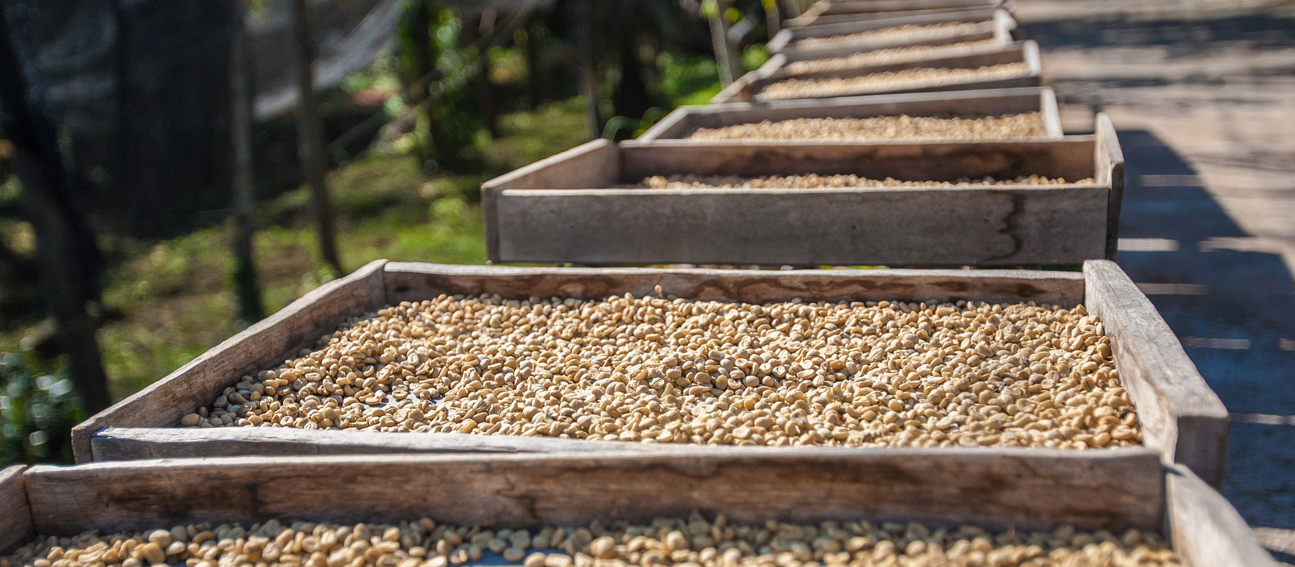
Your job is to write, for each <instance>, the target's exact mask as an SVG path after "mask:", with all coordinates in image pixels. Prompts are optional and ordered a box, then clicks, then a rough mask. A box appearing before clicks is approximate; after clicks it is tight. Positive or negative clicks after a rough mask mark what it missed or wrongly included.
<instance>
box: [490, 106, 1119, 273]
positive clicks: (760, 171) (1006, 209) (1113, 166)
mask: <svg viewBox="0 0 1295 567" xmlns="http://www.w3.org/2000/svg"><path fill="white" fill-rule="evenodd" d="M1099 126H1100V127H1099V128H1098V130H1097V133H1096V134H1094V135H1085V136H1066V137H1064V138H1062V139H1060V140H1051V141H1048V140H1029V139H1024V140H1008V141H994V142H967V141H962V142H920V141H912V142H910V141H903V140H881V141H851V140H788V141H768V140H766V141H760V140H754V141H749V142H748V141H743V140H736V141H713V142H694V141H685V140H656V141H653V142H649V143H635V142H622V143H620V144H613V143H611V142H608V141H606V140H598V141H594V142H590V143H588V144H585V145H582V146H579V147H576V148H574V149H572V150H568V151H566V152H563V153H561V154H558V155H556V156H553V157H550V158H548V159H545V160H542V161H539V162H537V163H534V164H532V165H529V166H527V167H524V168H521V169H519V170H517V171H515V172H512V173H509V174H507V175H504V176H501V177H498V178H495V179H493V180H490V181H487V182H486V183H484V184H483V185H482V200H483V206H484V207H485V217H486V244H487V248H488V252H489V257H490V260H491V261H494V262H534V263H575V264H586V265H657V264H679V263H688V264H730V265H744V266H749V265H753V264H757V265H765V266H782V265H791V266H806V267H811V266H822V265H839V266H860V265H863V266H878V265H881V266H905V267H940V266H967V265H970V266H981V267H991V266H1022V265H1078V264H1081V263H1083V261H1084V260H1087V259H1093V258H1114V256H1115V253H1116V242H1117V241H1118V238H1119V211H1120V203H1121V200H1122V196H1123V192H1124V158H1123V155H1122V154H1121V152H1120V148H1119V142H1118V140H1117V139H1116V136H1115V130H1114V128H1112V127H1111V125H1110V120H1109V119H1107V118H1105V117H1104V115H1103V117H1102V118H1100V120H1099ZM811 173H816V174H820V175H830V174H855V175H859V176H862V177H867V178H869V179H885V178H887V177H893V178H895V179H902V180H914V181H925V180H934V181H953V180H957V179H961V178H972V179H977V178H981V177H984V176H987V175H992V176H994V177H995V178H998V179H1014V178H1016V177H1017V176H1019V175H1032V174H1037V175H1044V176H1048V177H1051V178H1065V179H1066V180H1069V181H1071V182H1072V183H1073V181H1076V180H1082V179H1085V178H1093V179H1094V180H1095V181H1096V183H1094V184H1086V185H1079V184H1067V185H1047V186H1031V185H1022V186H952V187H888V188H858V187H853V188H833V189H715V188H700V189H646V188H626V187H625V185H627V184H629V185H632V184H636V183H639V182H641V181H642V179H643V178H645V177H648V176H653V175H663V176H669V175H676V174H696V175H735V176H742V177H759V176H769V175H798V174H811Z"/></svg>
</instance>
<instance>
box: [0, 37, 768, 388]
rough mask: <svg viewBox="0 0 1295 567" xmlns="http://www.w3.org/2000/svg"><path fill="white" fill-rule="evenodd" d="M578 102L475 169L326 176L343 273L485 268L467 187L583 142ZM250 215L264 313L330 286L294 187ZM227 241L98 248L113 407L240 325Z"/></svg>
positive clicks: (344, 171) (219, 228)
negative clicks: (438, 266)
mask: <svg viewBox="0 0 1295 567" xmlns="http://www.w3.org/2000/svg"><path fill="white" fill-rule="evenodd" d="M767 58H768V55H767V53H765V52H764V51H763V48H762V47H761V48H758V49H756V48H753V49H748V51H747V52H746V53H744V57H743V63H744V67H746V68H747V69H748V70H750V69H754V68H756V67H758V66H759V65H760V64H762V63H763V62H764V60H766V59H767ZM657 64H658V69H659V70H660V71H661V75H662V85H661V87H662V91H663V93H664V94H665V96H666V98H667V99H668V103H669V104H670V105H672V106H675V105H681V104H704V103H706V102H707V101H708V100H709V99H710V97H712V96H714V94H715V93H717V92H718V91H719V90H720V83H719V78H718V72H717V70H716V67H715V64H714V61H713V60H712V59H710V58H707V57H687V58H683V57H671V56H668V55H663V56H662V57H661V58H660V59H659V60H658V61H657ZM388 65H389V63H388ZM374 76H375V77H377V78H376V79H375V78H374V77H369V76H367V75H366V76H365V77H362V79H364V80H365V81H368V82H364V83H363V84H359V83H357V85H358V86H357V88H359V87H364V88H369V87H374V88H376V87H379V86H381V87H387V86H389V85H386V84H384V83H381V81H382V80H385V79H383V77H384V76H385V75H383V73H376V74H375V75H374ZM375 81H376V82H375ZM370 83H372V84H370ZM352 86H356V85H352ZM583 104H584V101H583V99H581V98H579V97H575V98H572V99H569V100H566V101H560V102H554V103H550V104H547V105H544V106H542V107H540V108H538V109H536V110H534V111H530V112H519V113H514V114H509V115H505V116H502V117H501V119H500V129H501V132H500V134H501V135H500V137H499V138H498V139H495V140H489V139H488V137H485V138H483V139H481V140H480V141H479V144H480V146H481V150H482V154H483V155H484V156H485V157H486V161H487V163H488V164H489V172H488V173H487V174H482V175H445V174H438V175H434V176H428V175H426V174H424V173H423V171H422V169H421V168H420V166H419V163H418V161H417V160H416V159H415V158H414V157H412V156H410V155H405V154H399V153H395V154H391V153H381V152H377V153H373V154H370V155H367V156H363V157H360V158H358V159H356V160H354V161H352V162H350V163H348V164H346V165H345V166H344V167H342V168H339V169H338V170H336V171H333V172H332V173H330V175H329V178H328V182H329V187H330V190H331V193H332V197H333V199H334V203H335V210H336V213H337V229H338V247H339V249H340V253H341V256H342V262H343V264H344V267H346V268H347V269H348V270H354V269H355V268H358V267H360V266H362V265H364V264H365V263H367V262H370V261H372V260H376V259H380V258H386V259H390V260H394V261H410V262H436V263H447V264H482V263H485V261H486V246H485V240H484V238H485V234H484V232H485V230H484V226H483V219H482V214H481V208H480V206H479V205H478V204H477V203H478V202H479V199H478V195H477V187H478V186H479V184H480V183H481V182H482V181H484V180H485V179H487V178H488V177H492V176H493V175H497V174H500V173H503V172H506V171H510V170H513V169H516V168H518V167H521V166H524V165H527V164H530V163H533V162H535V161H537V160H540V159H543V158H545V157H548V156H551V155H553V154H556V153H558V152H560V151H563V150H566V149H568V148H572V147H574V146H576V145H578V144H580V143H583V142H585V141H586V138H585V125H584V118H583V114H582V111H583ZM659 114H660V115H664V112H661V113H659ZM656 118H659V116H656ZM645 127H646V126H645ZM257 207H258V210H257V216H258V218H259V220H260V222H261V224H262V229H261V230H260V231H258V232H257V234H256V238H255V247H256V256H257V258H256V260H257V269H258V279H259V281H260V283H261V286H262V297H263V302H264V305H265V309H266V312H267V313H274V312H275V311H278V310H279V309H282V308H283V307H284V306H286V305H288V304H289V303H291V302H292V301H293V300H295V299H297V298H298V297H301V296H302V295H303V294H305V293H306V292H308V291H310V290H312V289H314V288H316V287H318V286H319V285H321V284H323V283H325V282H326V281H328V280H329V279H331V273H330V271H329V270H328V269H327V268H326V267H325V266H324V264H323V262H322V261H321V259H320V257H319V254H318V252H317V245H316V242H315V236H314V231H313V230H312V229H311V226H310V222H309V221H310V196H309V193H308V191H307V190H306V189H305V188H301V189H298V190H296V191H292V192H289V193H286V194H284V195H281V196H279V197H277V198H275V199H273V200H272V201H269V202H262V203H258V205H257ZM0 228H4V229H5V230H3V231H0V237H3V238H5V239H6V240H7V241H10V243H11V244H12V243H15V242H16V241H18V240H21V239H22V238H24V237H25V236H26V235H25V234H24V233H22V231H21V230H19V229H14V228H13V227H0ZM231 236H232V224H230V223H226V224H217V225H212V226H208V227H205V228H202V229H199V230H195V231H193V232H192V233H189V234H187V235H184V236H180V237H177V238H172V239H169V240H164V241H156V242H142V241H133V240H114V241H112V242H111V248H112V249H113V251H114V257H115V258H117V259H118V260H119V261H118V262H117V263H116V264H114V266H113V267H112V269H111V270H110V272H109V273H108V278H107V283H106V287H105V289H104V304H105V305H106V306H107V307H108V308H109V310H110V311H111V312H114V313H117V314H118V315H117V316H116V317H114V318H113V319H112V320H111V321H109V322H108V323H106V324H105V325H104V326H103V327H102V329H101V330H100V334H99V340H100V345H101V348H102V350H103V359H104V366H105V368H106V370H107V372H108V375H109V378H110V384H109V386H110V389H111V391H112V394H113V397H114V399H121V398H124V397H126V396H128V395H130V394H132V393H134V392H136V391H139V390H140V389H142V388H143V387H145V386H147V385H149V384H151V383H152V382H154V381H156V380H158V379H160V378H162V377H163V376H166V375H167V374H169V373H170V372H171V371H173V370H175V369H176V368H179V367H180V366H182V365H184V364H185V363H187V362H188V361H190V360H193V359H194V358H195V357H197V356H198V355H200V354H202V353H203V352H205V351H206V350H208V349H210V348H211V347H213V346H215V345H216V344H218V343H219V342H221V341H222V340H224V339H226V338H228V337H230V336H232V335H233V334H235V333H237V332H238V331H239V330H240V329H242V328H244V327H246V326H247V324H248V322H247V321H239V320H238V308H237V305H236V303H235V295H234V291H233V289H232V283H231V278H230V274H231V273H232V269H233V256H232V253H231V242H230V239H231ZM51 330H52V327H51V324H50V322H49V321H46V322H43V323H41V324H38V325H34V326H31V327H27V328H23V329H18V330H16V331H12V332H8V333H0V351H16V350H23V347H24V345H28V344H30V343H31V342H32V341H33V340H34V339H35V338H36V337H39V336H43V335H48V334H49V333H50V331H51Z"/></svg>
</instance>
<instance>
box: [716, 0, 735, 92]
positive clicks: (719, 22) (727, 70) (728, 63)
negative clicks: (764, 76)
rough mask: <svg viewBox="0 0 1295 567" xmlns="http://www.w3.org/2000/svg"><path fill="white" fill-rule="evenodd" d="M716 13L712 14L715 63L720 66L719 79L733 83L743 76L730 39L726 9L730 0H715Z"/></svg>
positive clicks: (725, 83)
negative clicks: (725, 14)
mask: <svg viewBox="0 0 1295 567" xmlns="http://www.w3.org/2000/svg"><path fill="white" fill-rule="evenodd" d="M714 2H715V13H714V14H711V16H710V44H711V47H712V48H714V50H715V65H716V66H718V67H719V80H720V82H722V83H724V85H726V86H727V85H731V84H733V81H736V80H737V79H738V77H741V76H742V65H741V63H740V62H738V60H737V58H736V54H735V53H734V51H736V50H735V49H734V48H733V44H732V43H731V42H730V41H729V40H728V19H727V18H725V17H724V11H725V10H727V9H728V7H729V2H728V0H714Z"/></svg>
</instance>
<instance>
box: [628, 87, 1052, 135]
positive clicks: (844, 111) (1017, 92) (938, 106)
mask: <svg viewBox="0 0 1295 567" xmlns="http://www.w3.org/2000/svg"><path fill="white" fill-rule="evenodd" d="M1028 112H1038V113H1040V114H1041V115H1042V116H1043V122H1044V125H1045V128H1046V129H1047V136H1046V137H1047V138H1049V139H1054V140H1059V139H1061V138H1062V133H1061V117H1060V114H1058V112H1057V99H1056V95H1055V93H1053V92H1052V89H1050V88H1047V87H1033V88H1020V89H984V90H975V91H955V92H938V93H903V94H891V95H870V96H857V97H838V98H828V99H815V100H787V101H775V102H765V103H728V104H711V105H706V106H684V107H680V108H679V109H676V110H675V111H674V112H671V113H670V114H669V115H668V116H666V118H665V119H663V120H662V121H661V122H659V123H657V125H656V126H653V127H652V128H651V129H649V130H648V131H647V132H645V133H644V134H643V135H642V136H639V137H638V139H636V140H633V141H629V142H624V144H623V145H625V146H631V145H642V144H646V143H649V142H655V141H659V140H667V139H669V140H674V139H685V138H686V137H687V136H690V135H692V133H693V132H695V131H696V130H697V129H698V128H723V127H726V126H735V125H738V124H758V123H760V122H763V121H765V120H768V121H770V122H778V121H782V120H793V119H797V118H806V119H813V118H870V117H874V116H900V115H908V116H945V115H952V116H999V115H1004V114H1022V113H1028ZM699 142H700V141H699Z"/></svg>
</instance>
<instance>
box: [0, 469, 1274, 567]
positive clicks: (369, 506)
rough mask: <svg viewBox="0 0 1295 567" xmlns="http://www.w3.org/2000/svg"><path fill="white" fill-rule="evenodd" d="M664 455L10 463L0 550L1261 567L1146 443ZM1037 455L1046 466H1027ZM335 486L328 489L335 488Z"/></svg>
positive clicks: (1227, 515)
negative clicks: (948, 531) (778, 531)
mask: <svg viewBox="0 0 1295 567" xmlns="http://www.w3.org/2000/svg"><path fill="white" fill-rule="evenodd" d="M946 452H947V454H948V455H947V457H946V459H945V460H943V461H941V462H939V463H933V462H931V461H929V460H925V459H922V458H914V454H915V453H920V451H914V450H905V449H887V450H871V451H870V450H861V449H843V450H840V451H834V452H831V453H825V452H821V451H810V450H805V449H794V448H792V449H778V450H771V451H760V450H749V449H745V450H734V451H727V452H723V453H717V452H712V451H704V450H701V449H697V448H685V449H681V450H679V451H677V452H675V453H672V454H646V453H632V452H619V451H618V452H611V453H604V454H597V455H591V454H572V453H548V454H529V455H498V456H483V455H383V456H333V457H317V456H299V457H238V458H223V459H171V460H150V461H129V462H113V463H95V464H90V465H78V466H65V467H56V466H34V467H23V466H21V465H19V466H14V467H10V468H8V469H5V470H3V471H0V553H8V552H9V551H10V550H12V549H14V548H16V547H18V546H20V545H22V544H24V543H25V542H27V541H30V540H31V539H32V538H33V537H35V536H36V535H37V534H39V535H42V536H47V535H65V536H66V535H76V534H79V533H84V532H86V531H89V530H92V529H98V530H102V531H103V532H106V533H113V532H117V531H121V530H127V529H129V530H136V531H138V530H144V529H150V528H161V527H169V526H173V525H176V524H187V523H199V522H212V523H225V522H239V523H242V524H243V525H244V526H250V525H252V524H254V523H260V522H265V521H268V520H270V519H278V520H280V521H290V520H306V521H314V522H337V523H352V524H353V523H358V522H366V523H379V522H381V523H396V522H398V521H400V520H416V519H420V518H424V517H430V518H432V519H434V520H436V521H437V522H439V523H446V524H458V525H470V526H481V527H483V528H496V529H498V528H505V527H512V528H520V527H528V528H534V527H538V526H541V525H562V526H574V525H582V524H583V525H588V524H589V523H591V522H592V521H594V520H599V521H601V522H603V523H604V524H607V523H612V522H614V521H617V520H626V521H634V522H646V521H650V520H651V519H652V518H654V517H660V516H665V517H687V516H688V515H689V514H691V513H692V512H694V511H697V510H700V511H703V512H704V513H706V514H707V515H710V516H714V515H718V514H724V515H725V516H727V518H728V519H729V521H731V522H734V523H739V524H747V525H750V524H761V523H763V522H765V521H766V520H769V519H778V520H781V521H787V522H803V523H818V522H820V521H825V520H837V521H851V520H858V519H869V520H871V521H874V522H880V521H904V522H907V521H917V522H922V523H925V524H928V525H943V526H954V525H958V524H964V523H969V524H975V525H978V526H980V527H983V528H987V529H993V530H1008V529H1017V530H1043V529H1051V528H1052V527H1054V526H1056V525H1058V524H1063V523H1066V524H1071V525H1074V526H1077V527H1079V528H1081V529H1086V530H1095V529H1107V530H1111V531H1114V532H1116V533H1118V532H1119V531H1120V530H1124V529H1128V528H1138V529H1142V530H1145V531H1147V532H1152V533H1159V534H1162V535H1163V536H1164V537H1165V539H1166V541H1169V542H1171V545H1172V546H1173V548H1174V549H1175V550H1176V551H1177V552H1178V554H1179V556H1180V558H1181V559H1182V560H1183V562H1184V564H1185V565H1186V566H1187V567H1243V566H1244V567H1264V566H1271V567H1276V562H1274V561H1273V560H1272V558H1271V557H1270V556H1269V555H1268V553H1267V552H1266V551H1264V550H1263V548H1262V547H1261V546H1260V545H1259V542H1258V541H1257V539H1256V538H1255V536H1254V534H1253V533H1252V532H1251V531H1250V530H1249V528H1248V527H1247V526H1246V523H1245V520H1243V519H1242V518H1241V516H1240V515H1239V514H1237V512H1236V510H1235V509H1233V508H1232V507H1231V506H1230V505H1229V504H1228V502H1227V501H1226V500H1224V499H1223V497H1222V496H1220V495H1219V494H1218V493H1217V492H1215V491H1213V490H1211V489H1210V488H1209V487H1208V486H1206V485H1205V483H1204V482H1201V480H1200V479H1199V478H1197V477H1196V476H1195V475H1193V474H1192V473H1191V472H1190V471H1187V470H1186V469H1182V468H1178V467H1170V468H1169V469H1168V471H1167V473H1166V472H1165V471H1164V469H1162V468H1161V466H1160V464H1159V463H1158V462H1157V460H1156V455H1155V454H1154V453H1152V452H1150V451H1146V450H1133V451H1126V452H1122V453H1116V452H1102V453H1101V454H1100V455H1097V456H1095V457H1094V458H1088V459H1082V458H1077V456H1076V455H1059V456H1056V457H1052V458H1050V459H1047V460H1045V459H1043V458H1042V457H1040V458H1038V459H1031V458H1029V457H1027V455H1029V456H1030V457H1033V456H1034V455H1032V453H1036V451H1032V450H1029V449H1022V450H1020V451H1018V452H1017V453H1016V454H1015V455H1012V456H1002V455H997V454H994V452H992V451H982V450H976V449H948V450H946ZM1040 462H1046V463H1047V466H1044V467H1042V468H1039V467H1038V466H1037V464H1038V463H1040ZM339 495H345V497H340V498H339V497H338V496H339Z"/></svg>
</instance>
